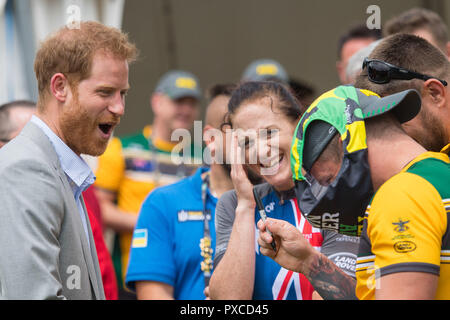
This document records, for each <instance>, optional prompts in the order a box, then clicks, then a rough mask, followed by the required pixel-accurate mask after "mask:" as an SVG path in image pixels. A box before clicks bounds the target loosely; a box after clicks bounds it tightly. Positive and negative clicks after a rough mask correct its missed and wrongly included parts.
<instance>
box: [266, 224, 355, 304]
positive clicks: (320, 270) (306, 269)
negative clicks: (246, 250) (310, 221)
mask: <svg viewBox="0 0 450 320" xmlns="http://www.w3.org/2000/svg"><path fill="white" fill-rule="evenodd" d="M266 227H267V228H268V229H269V231H270V232H272V234H273V237H274V238H275V242H276V246H277V252H274V251H273V249H272V247H271V246H270V242H272V240H273V239H272V237H271V236H270V235H269V234H268V233H267V231H266ZM258 229H259V231H260V233H259V238H258V244H259V245H260V246H261V248H260V252H261V253H262V254H264V255H266V256H268V257H270V258H272V259H274V260H275V261H276V262H277V263H278V264H279V265H281V266H282V267H284V268H286V269H289V270H292V271H294V272H298V273H302V274H303V275H305V276H306V277H307V278H308V280H309V282H311V284H312V285H313V287H314V289H315V290H316V291H317V295H316V296H315V297H316V298H318V296H320V297H321V298H323V299H325V300H335V299H338V300H340V299H345V300H349V299H352V300H353V299H356V296H355V287H356V281H355V280H354V279H353V278H352V277H350V276H349V275H347V274H345V273H344V272H343V271H342V270H341V269H339V267H337V266H336V265H335V264H334V263H333V262H332V261H330V260H329V259H328V258H327V257H326V256H324V255H323V254H321V253H320V252H319V251H317V250H315V249H314V248H313V247H312V246H311V245H310V243H309V242H308V241H307V240H306V239H305V238H304V237H303V235H302V233H301V232H300V231H299V230H298V229H297V228H296V227H294V226H293V225H291V224H290V223H289V222H286V221H283V220H275V219H270V218H269V219H267V220H266V223H265V224H264V223H263V221H261V220H260V221H258Z"/></svg>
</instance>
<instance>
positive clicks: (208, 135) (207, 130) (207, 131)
mask: <svg viewBox="0 0 450 320" xmlns="http://www.w3.org/2000/svg"><path fill="white" fill-rule="evenodd" d="M211 130H214V127H212V126H211V125H209V124H207V125H205V127H204V128H203V141H204V142H205V144H206V146H207V147H211V146H210V144H211V143H213V142H214V138H215V137H214V134H212V133H213V131H211Z"/></svg>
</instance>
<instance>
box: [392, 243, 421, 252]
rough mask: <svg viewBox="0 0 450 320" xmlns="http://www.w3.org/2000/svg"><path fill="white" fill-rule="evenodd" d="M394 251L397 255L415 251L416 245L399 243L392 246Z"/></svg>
mask: <svg viewBox="0 0 450 320" xmlns="http://www.w3.org/2000/svg"><path fill="white" fill-rule="evenodd" d="M394 249H395V251H397V252H398V253H405V252H411V251H414V250H416V244H415V243H414V242H412V241H399V242H396V243H395V244H394Z"/></svg>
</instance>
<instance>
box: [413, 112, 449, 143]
mask: <svg viewBox="0 0 450 320" xmlns="http://www.w3.org/2000/svg"><path fill="white" fill-rule="evenodd" d="M419 116H420V117H421V118H422V123H423V125H424V128H426V131H427V133H426V134H423V135H421V137H420V138H419V137H418V139H417V140H418V141H417V142H419V144H421V145H422V146H423V147H424V148H425V149H427V150H428V151H433V152H439V151H441V150H442V148H444V147H445V146H446V145H447V144H448V143H449V141H447V139H446V137H445V130H444V128H443V125H442V122H441V121H439V119H437V117H436V116H435V115H434V114H432V113H431V112H429V111H428V110H425V109H424V110H422V112H421V114H420V115H419Z"/></svg>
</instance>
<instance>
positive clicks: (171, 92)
mask: <svg viewBox="0 0 450 320" xmlns="http://www.w3.org/2000/svg"><path fill="white" fill-rule="evenodd" d="M155 92H161V93H164V94H166V95H168V96H169V97H170V98H171V99H179V98H184V97H193V98H196V99H198V100H200V99H201V97H202V93H201V90H200V88H199V82H198V79H197V77H196V76H194V75H193V74H192V73H190V72H187V71H181V70H171V71H169V72H167V73H166V74H164V75H163V76H162V77H161V79H160V80H159V82H158V84H157V85H156V89H155Z"/></svg>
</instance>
